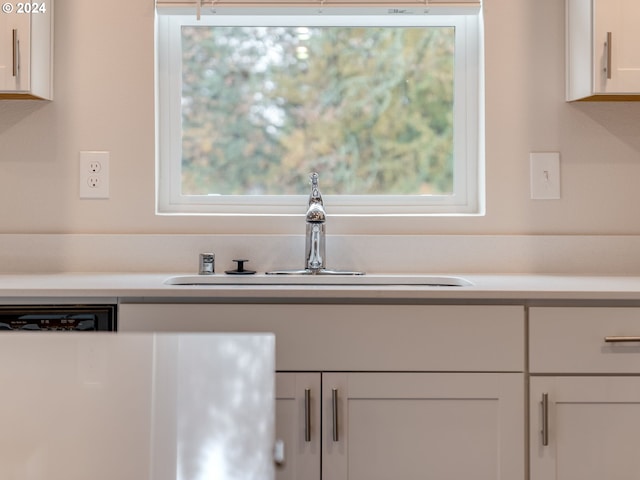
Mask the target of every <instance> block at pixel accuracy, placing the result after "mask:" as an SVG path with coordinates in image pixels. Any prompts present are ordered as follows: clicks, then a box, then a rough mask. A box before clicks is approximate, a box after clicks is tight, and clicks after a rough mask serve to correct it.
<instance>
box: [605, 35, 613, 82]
mask: <svg viewBox="0 0 640 480" xmlns="http://www.w3.org/2000/svg"><path fill="white" fill-rule="evenodd" d="M612 37H613V34H612V33H611V32H607V67H606V70H607V79H608V80H611V53H612V47H611V41H612Z"/></svg>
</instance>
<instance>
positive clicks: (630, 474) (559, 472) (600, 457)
mask: <svg viewBox="0 0 640 480" xmlns="http://www.w3.org/2000/svg"><path fill="white" fill-rule="evenodd" d="M530 395H531V429H530V432H531V438H530V445H531V448H530V463H531V480H603V479H611V480H613V479H615V480H637V479H638V478H640V462H638V452H640V434H639V433H638V432H640V378H637V377H534V378H532V379H531V390H530ZM543 395H546V396H547V408H546V409H544V408H543V407H542V398H543ZM544 410H546V419H545V412H544ZM545 426H546V428H545ZM545 429H546V434H543V432H544V430H545ZM545 440H546V441H545ZM545 443H546V445H545Z"/></svg>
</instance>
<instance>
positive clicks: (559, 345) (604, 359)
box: [529, 307, 640, 373]
mask: <svg viewBox="0 0 640 480" xmlns="http://www.w3.org/2000/svg"><path fill="white" fill-rule="evenodd" d="M611 337H622V338H618V340H623V341H621V342H613V341H612V340H615V339H612V338H611ZM633 337H639V338H640V308H632V307H619V308H618V307H593V308H592V307H584V308H577V307H536V308H531V310H530V312H529V342H530V349H529V352H530V370H531V372H532V373H640V341H629V340H633Z"/></svg>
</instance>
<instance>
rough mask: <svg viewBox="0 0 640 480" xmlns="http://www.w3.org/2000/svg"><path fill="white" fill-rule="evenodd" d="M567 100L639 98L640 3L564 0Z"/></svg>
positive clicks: (629, 0) (635, 1) (613, 0)
mask: <svg viewBox="0 0 640 480" xmlns="http://www.w3.org/2000/svg"><path fill="white" fill-rule="evenodd" d="M566 6H567V12H566V19H567V32H566V33H567V40H566V41H567V45H566V47H567V101H574V100H640V49H639V48H638V43H639V42H640V29H638V21H640V2H639V1H638V0H566Z"/></svg>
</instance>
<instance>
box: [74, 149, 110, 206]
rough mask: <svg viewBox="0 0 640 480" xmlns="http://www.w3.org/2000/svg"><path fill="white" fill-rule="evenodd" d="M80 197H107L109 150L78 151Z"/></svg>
mask: <svg viewBox="0 0 640 480" xmlns="http://www.w3.org/2000/svg"><path fill="white" fill-rule="evenodd" d="M79 173H80V175H79V178H80V198H109V152H95V151H91V152H80V172H79Z"/></svg>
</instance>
